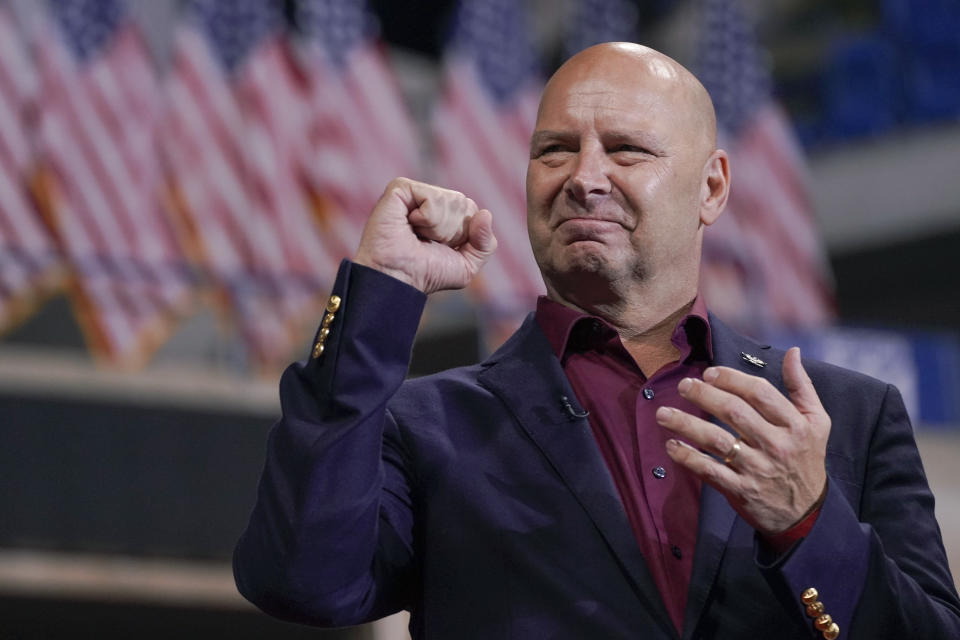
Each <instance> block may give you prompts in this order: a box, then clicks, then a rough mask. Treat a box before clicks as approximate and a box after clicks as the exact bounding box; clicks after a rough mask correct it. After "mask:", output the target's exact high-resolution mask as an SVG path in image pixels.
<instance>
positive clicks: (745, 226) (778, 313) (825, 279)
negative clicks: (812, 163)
mask: <svg viewBox="0 0 960 640" xmlns="http://www.w3.org/2000/svg"><path fill="white" fill-rule="evenodd" d="M700 9H701V18H702V22H701V34H702V36H701V38H700V51H699V54H698V55H699V63H700V64H699V72H700V73H699V75H700V78H701V80H702V81H703V83H704V85H705V86H706V87H707V89H708V90H709V92H710V95H711V97H712V98H713V101H714V105H715V107H716V110H717V118H718V121H719V126H720V133H721V146H724V147H725V148H727V150H728V151H729V153H730V161H731V173H732V175H733V180H732V187H731V191H730V197H729V200H728V204H727V211H726V212H725V213H724V214H723V215H722V216H720V219H719V221H718V222H717V223H716V224H715V225H714V226H713V227H711V228H710V229H708V230H707V233H706V239H705V247H704V265H703V289H704V291H705V295H706V297H707V300H708V301H709V302H710V306H711V308H712V309H714V310H715V311H717V312H718V313H719V314H720V315H721V316H724V317H726V318H728V319H729V320H731V321H732V322H734V323H735V324H738V325H739V326H741V327H742V328H745V329H752V330H763V329H765V328H767V327H770V326H789V327H811V326H816V325H821V324H824V323H825V322H827V321H829V320H830V319H831V318H832V317H833V294H832V285H831V276H830V273H829V268H828V265H827V261H826V258H825V255H824V249H823V244H822V242H821V239H820V237H819V234H818V231H817V226H816V221H815V219H814V215H813V211H812V205H811V201H810V198H809V197H808V194H807V186H806V170H805V165H804V161H803V157H802V154H801V151H800V148H799V146H798V143H797V141H796V139H795V137H794V135H793V133H792V131H791V129H790V126H789V124H788V122H787V118H786V116H785V114H784V112H783V111H782V110H781V109H780V107H779V106H778V105H777V104H776V102H775V101H774V100H773V97H772V90H771V85H772V82H771V77H770V70H769V66H768V63H767V58H766V56H765V55H764V52H763V51H762V50H761V49H760V47H759V45H758V43H757V40H756V37H755V35H754V34H753V33H752V30H751V28H750V25H749V23H748V22H747V20H746V17H745V16H744V15H743V14H742V12H741V10H740V7H739V6H738V3H737V2H736V0H702V3H701V6H700Z"/></svg>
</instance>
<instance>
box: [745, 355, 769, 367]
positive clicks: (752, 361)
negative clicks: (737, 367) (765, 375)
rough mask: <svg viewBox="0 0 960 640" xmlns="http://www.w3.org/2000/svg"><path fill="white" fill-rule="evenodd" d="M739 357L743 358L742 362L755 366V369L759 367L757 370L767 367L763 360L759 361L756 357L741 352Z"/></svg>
mask: <svg viewBox="0 0 960 640" xmlns="http://www.w3.org/2000/svg"><path fill="white" fill-rule="evenodd" d="M740 357H741V358H743V360H744V361H745V362H749V363H750V364H752V365H753V366H755V367H759V368H761V369H763V368H764V367H765V366H767V363H766V362H764V361H763V360H761V359H760V358H758V357H757V356H752V355H750V354H749V353H744V352H743V351H741V352H740Z"/></svg>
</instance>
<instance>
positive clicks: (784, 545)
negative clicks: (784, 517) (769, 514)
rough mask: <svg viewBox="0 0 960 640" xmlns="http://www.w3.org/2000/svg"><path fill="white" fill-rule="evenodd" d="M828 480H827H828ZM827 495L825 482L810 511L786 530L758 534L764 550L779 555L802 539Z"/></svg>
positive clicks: (808, 530)
mask: <svg viewBox="0 0 960 640" xmlns="http://www.w3.org/2000/svg"><path fill="white" fill-rule="evenodd" d="M828 482H829V481H828ZM826 497H827V483H824V485H823V493H821V494H820V497H819V498H817V501H816V502H815V503H814V505H813V507H811V508H810V511H809V512H807V515H805V516H804V517H802V518H800V521H799V522H798V523H797V524H795V525H793V526H792V527H790V528H789V529H787V530H786V531H781V532H780V533H776V534H774V535H770V536H760V542H761V543H762V544H763V546H764V547H765V550H766V551H769V552H773V554H774V555H780V554H782V553H786V552H787V551H789V550H790V548H791V547H792V546H793V545H795V544H796V543H797V542H799V541H800V540H803V539H804V538H806V537H807V534H809V533H810V530H811V529H813V525H814V524H816V522H817V517H818V516H819V515H820V509H821V507H823V501H824V500H825V499H826Z"/></svg>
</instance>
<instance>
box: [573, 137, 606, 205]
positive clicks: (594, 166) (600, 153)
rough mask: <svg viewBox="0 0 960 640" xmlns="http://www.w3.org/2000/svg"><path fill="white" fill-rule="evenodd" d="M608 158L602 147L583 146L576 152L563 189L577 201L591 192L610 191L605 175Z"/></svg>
mask: <svg viewBox="0 0 960 640" xmlns="http://www.w3.org/2000/svg"><path fill="white" fill-rule="evenodd" d="M607 165H608V158H607V154H606V152H605V151H604V149H603V148H601V147H599V146H597V147H594V146H589V147H587V146H584V147H581V148H580V151H579V153H577V161H576V164H575V165H574V166H573V169H572V171H571V172H570V177H569V178H567V183H566V185H564V188H565V190H566V191H567V192H568V193H569V194H570V195H571V196H572V197H573V198H574V199H575V200H577V201H578V202H585V201H586V200H587V197H588V196H590V195H591V194H605V193H609V191H610V177H609V176H608V175H607V171H608V166H607Z"/></svg>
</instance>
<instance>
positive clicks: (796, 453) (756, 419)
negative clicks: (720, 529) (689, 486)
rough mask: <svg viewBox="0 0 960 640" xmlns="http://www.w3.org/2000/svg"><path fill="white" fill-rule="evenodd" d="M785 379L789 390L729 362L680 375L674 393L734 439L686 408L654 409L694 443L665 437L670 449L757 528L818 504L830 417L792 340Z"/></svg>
mask: <svg viewBox="0 0 960 640" xmlns="http://www.w3.org/2000/svg"><path fill="white" fill-rule="evenodd" d="M783 382H784V385H785V386H786V388H787V391H788V393H789V398H788V397H786V396H784V395H783V394H782V393H780V392H779V391H778V390H777V389H776V388H775V387H774V386H773V385H772V384H770V383H769V382H768V381H767V380H765V379H763V378H759V377H756V376H751V375H748V374H746V373H743V372H741V371H736V370H735V369H730V368H728V367H710V368H709V369H707V370H706V371H704V373H703V380H702V381H701V380H695V379H692V378H685V379H684V380H682V381H681V382H680V384H679V386H678V389H679V391H680V395H682V396H683V397H684V398H686V399H687V400H690V401H691V402H693V403H694V404H696V405H697V406H699V407H700V408H701V409H703V410H704V411H706V412H707V413H710V414H712V415H714V416H716V417H717V418H719V419H720V420H722V421H723V422H725V423H726V424H727V425H729V426H730V427H731V428H733V429H734V430H735V431H736V432H737V433H738V434H740V439H739V441H738V440H737V438H736V437H735V436H733V435H731V434H730V432H728V431H726V430H724V429H723V428H721V427H719V426H717V425H716V424H713V423H712V422H708V421H706V420H703V419H701V418H698V417H695V416H692V415H690V414H688V413H686V412H684V411H680V410H678V409H672V408H669V407H661V408H660V409H659V410H658V411H657V422H658V423H660V424H661V425H662V426H664V427H666V428H667V429H670V430H671V431H673V432H675V433H676V434H677V435H678V436H681V437H683V438H684V439H685V440H686V441H687V442H691V443H693V444H694V445H695V447H696V448H695V447H694V446H690V445H688V444H685V443H683V442H680V441H679V440H675V439H671V440H669V441H668V442H667V453H668V454H669V455H670V457H671V458H672V459H673V460H674V461H676V462H677V463H679V464H681V465H683V466H684V467H686V468H687V469H689V470H691V471H692V472H694V473H696V474H697V475H698V476H700V477H701V478H702V479H703V481H704V482H707V483H708V484H710V485H711V486H713V487H714V488H715V489H717V490H718V491H720V492H721V493H722V494H723V495H724V496H726V498H727V500H728V501H729V502H730V505H731V506H732V507H733V508H734V509H735V510H736V511H737V513H739V514H740V516H741V517H742V518H743V519H744V520H746V521H747V522H748V523H750V525H751V526H752V527H753V528H754V529H756V530H757V531H759V532H760V533H761V534H763V535H775V534H777V533H781V532H783V531H786V530H787V529H789V528H790V527H791V526H793V525H794V524H796V523H798V522H799V521H800V520H801V519H802V518H803V517H804V516H805V515H806V514H807V513H809V512H810V510H811V509H812V508H813V507H814V506H815V505H816V504H817V501H818V499H819V498H820V496H821V494H822V493H823V490H824V487H825V486H826V481H827V475H826V467H825V462H824V461H825V458H826V449H827V438H828V436H829V435H830V417H829V416H828V415H827V413H826V411H824V409H823V405H822V404H821V403H820V398H819V396H817V392H816V390H815V389H814V388H813V383H812V382H811V381H810V378H809V376H807V373H806V371H804V369H803V365H802V364H801V363H800V350H799V349H798V348H796V347H794V348H792V349H790V350H789V351H788V352H787V354H786V356H785V357H784V359H783ZM735 443H736V444H738V446H737V447H735V446H734V445H735ZM708 454H713V455H714V456H718V457H719V458H720V460H717V459H715V458H714V457H712V456H711V455H708ZM725 458H726V459H727V461H728V462H727V463H724V462H723V459H725Z"/></svg>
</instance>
